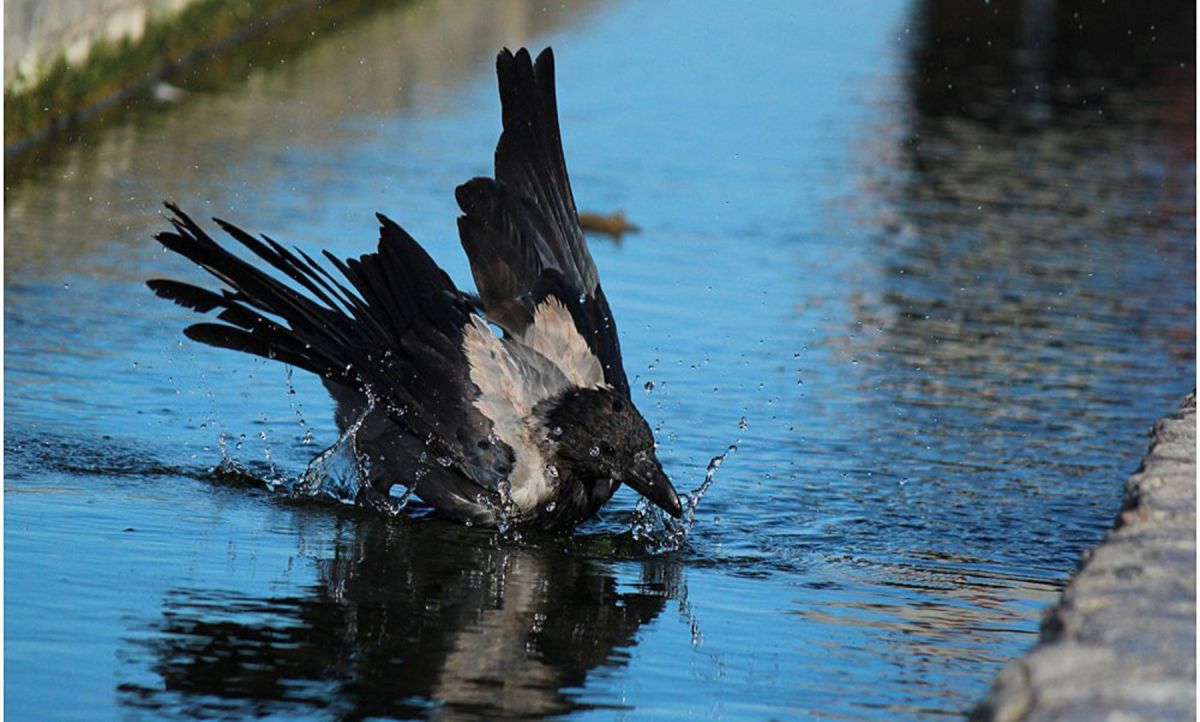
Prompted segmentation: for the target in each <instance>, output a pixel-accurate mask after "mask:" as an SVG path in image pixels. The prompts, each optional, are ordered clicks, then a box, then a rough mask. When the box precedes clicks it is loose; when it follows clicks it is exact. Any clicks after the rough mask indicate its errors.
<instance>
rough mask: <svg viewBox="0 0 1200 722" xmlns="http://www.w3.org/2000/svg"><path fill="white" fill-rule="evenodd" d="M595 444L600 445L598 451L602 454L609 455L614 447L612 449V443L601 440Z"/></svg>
mask: <svg viewBox="0 0 1200 722" xmlns="http://www.w3.org/2000/svg"><path fill="white" fill-rule="evenodd" d="M597 446H599V447H600V453H601V454H604V455H605V456H611V455H612V453H613V451H615V449H613V445H612V444H610V443H608V442H607V441H601V442H600V443H599V444H597Z"/></svg>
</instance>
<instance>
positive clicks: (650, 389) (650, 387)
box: [642, 381, 654, 393]
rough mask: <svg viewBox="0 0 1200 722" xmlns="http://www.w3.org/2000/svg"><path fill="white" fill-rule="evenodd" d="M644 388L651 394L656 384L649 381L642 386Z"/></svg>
mask: <svg viewBox="0 0 1200 722" xmlns="http://www.w3.org/2000/svg"><path fill="white" fill-rule="evenodd" d="M642 388H644V389H646V393H650V392H651V391H653V390H654V382H653V381H647V382H646V384H645V385H644V386H642Z"/></svg>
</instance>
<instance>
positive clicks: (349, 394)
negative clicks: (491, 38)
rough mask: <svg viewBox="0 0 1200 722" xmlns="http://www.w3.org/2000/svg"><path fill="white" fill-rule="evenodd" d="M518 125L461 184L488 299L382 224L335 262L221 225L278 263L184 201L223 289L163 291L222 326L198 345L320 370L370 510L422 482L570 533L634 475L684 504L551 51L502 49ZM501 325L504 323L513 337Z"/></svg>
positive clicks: (660, 495)
mask: <svg viewBox="0 0 1200 722" xmlns="http://www.w3.org/2000/svg"><path fill="white" fill-rule="evenodd" d="M496 74H497V75H498V77H499V85H500V101H501V107H502V114H503V126H504V130H503V132H502V133H501V135H500V141H499V143H498V144H497V146H496V160H495V163H496V172H495V178H474V179H472V180H469V181H467V182H466V183H464V184H462V185H461V186H459V187H458V188H457V190H456V191H455V197H456V198H457V200H458V205H459V206H460V208H461V209H462V215H461V216H459V218H458V229H459V236H460V238H461V241H462V246H463V249H464V250H465V251H466V254H467V258H468V259H469V260H470V264H471V272H472V275H473V276H474V278H475V285H476V288H477V289H478V295H472V294H469V293H465V292H463V291H461V290H459V289H458V288H455V286H454V283H453V282H452V281H451V280H450V277H449V276H448V275H446V273H445V272H444V271H443V270H442V269H441V268H439V267H438V266H437V264H436V263H434V261H433V259H432V258H430V257H429V255H428V254H427V253H426V252H425V251H424V249H422V248H421V246H420V245H419V244H418V243H417V242H416V241H415V240H413V238H412V237H411V236H410V235H409V234H408V233H406V232H405V231H404V229H403V228H401V227H400V226H399V225H397V224H396V223H394V222H393V221H391V220H390V219H388V218H386V217H384V216H382V215H379V216H378V218H379V223H380V231H379V246H378V248H377V250H376V251H375V252H374V253H367V254H364V255H362V256H359V257H358V258H349V259H346V260H341V259H339V258H337V257H335V256H333V255H332V254H330V253H329V252H328V251H325V252H324V257H325V259H326V260H327V261H328V263H329V264H330V265H331V266H332V270H330V269H329V268H327V267H326V266H324V265H322V264H320V263H318V262H317V261H316V260H315V259H314V258H312V257H311V256H310V255H309V254H307V253H305V252H304V251H302V250H299V249H291V250H289V249H287V248H285V247H284V246H282V245H281V244H279V243H277V242H275V241H273V240H272V239H270V238H268V237H266V236H262V237H261V238H255V237H254V236H252V235H250V234H249V233H247V232H245V231H243V230H241V229H240V228H237V227H236V226H234V225H232V224H230V223H227V222H225V221H221V220H217V219H214V221H215V223H216V224H217V225H218V226H220V227H221V228H222V229H223V230H224V231H225V232H226V233H228V234H229V236H230V237H232V238H233V239H234V240H235V241H237V242H238V243H240V244H241V245H242V246H244V247H245V248H246V249H248V250H249V251H250V252H251V253H253V254H254V255H255V256H257V257H258V258H259V259H260V260H261V261H263V262H265V263H266V264H267V265H268V266H270V267H271V269H273V272H272V273H267V272H265V271H264V270H263V269H262V268H260V267H258V266H256V265H254V264H251V263H248V262H246V261H245V260H243V259H242V258H240V257H239V256H236V255H234V254H233V253H230V252H229V251H228V250H226V249H225V248H223V247H222V246H221V245H220V244H218V243H217V242H216V241H215V240H213V239H212V238H211V237H210V236H209V235H208V234H207V233H206V232H205V231H204V230H203V229H201V228H200V226H199V225H197V224H196V223H195V222H194V221H193V220H192V219H191V218H189V217H188V216H187V215H186V214H185V213H183V211H181V210H180V209H179V208H178V207H177V206H175V205H174V204H171V203H168V204H167V208H168V209H170V211H171V212H172V214H173V216H172V217H171V218H170V222H171V224H172V226H173V227H174V230H173V231H168V232H163V233H160V234H158V235H157V236H156V239H157V240H158V241H159V242H160V243H162V244H163V246H165V247H166V248H168V249H170V250H171V251H174V252H175V253H178V254H180V255H182V256H184V257H186V258H188V259H189V260H191V261H193V262H195V263H196V264H198V265H199V266H200V267H201V268H203V269H204V270H205V271H207V272H208V273H210V274H212V275H213V276H215V277H216V278H217V279H218V280H219V281H220V282H221V283H222V284H224V288H220V289H218V290H215V291H213V290H207V289H204V288H200V287H198V286H194V285H190V284H187V283H182V282H180V281H174V280H165V279H155V280H151V281H149V282H148V285H149V286H150V288H151V289H152V290H153V291H154V293H155V294H157V295H158V296H161V297H163V298H167V299H170V300H172V301H174V302H175V303H177V304H179V305H181V306H184V307H187V308H190V309H193V310H195V311H197V312H199V313H208V312H210V311H214V310H217V311H219V312H218V314H217V316H216V321H217V322H213V323H197V324H194V325H191V326H188V327H187V328H185V329H184V334H186V335H187V336H188V338H190V339H192V340H194V341H199V342H201V343H205V344H209V345H211V346H219V347H221V348H229V349H235V350H238V351H243V352H246V353H250V354H254V355H257V356H262V357H265V358H269V359H275V360H277V361H282V362H283V363H285V364H289V365H291V366H294V367H296V368H301V369H305V370H308V371H311V372H312V373H315V374H318V375H319V376H320V377H321V378H322V379H323V381H324V384H325V386H326V388H327V389H328V390H329V392H330V394H331V395H332V396H333V398H334V400H335V402H336V407H337V408H336V412H335V413H336V418H337V422H338V426H339V427H340V429H341V430H342V432H343V433H350V434H352V435H353V441H354V448H355V451H356V453H357V454H358V456H359V459H360V461H361V466H362V468H363V469H365V476H366V479H365V481H366V483H365V484H363V486H362V489H361V490H360V492H359V497H358V501H359V502H360V503H362V504H365V505H372V506H383V507H385V508H386V507H391V508H394V502H392V501H391V499H390V496H389V490H390V489H391V487H392V486H393V485H395V484H401V485H403V486H405V487H408V488H409V489H410V490H411V491H412V492H413V493H415V494H416V495H417V496H418V497H419V498H421V499H422V500H423V501H425V502H426V503H427V504H429V505H431V506H433V507H434V508H436V509H437V510H439V511H440V512H442V513H444V514H446V515H449V516H451V517H453V518H455V519H458V520H460V521H462V522H464V523H469V524H481V525H499V524H504V523H514V524H520V525H522V526H526V527H532V528H540V529H547V530H551V529H570V528H573V527H575V526H576V525H578V524H579V523H580V522H582V521H584V520H586V519H588V518H589V517H591V516H592V515H593V514H594V513H595V512H596V511H597V510H598V509H599V508H600V507H601V506H603V505H604V503H605V502H607V501H608V499H609V498H610V497H611V496H612V495H613V493H614V492H615V491H616V490H617V488H618V487H619V486H620V485H621V484H622V483H625V484H628V485H629V486H630V487H632V488H633V489H634V490H635V491H637V492H638V493H639V494H641V495H643V496H645V497H646V498H647V499H649V500H650V501H651V502H653V503H654V504H656V505H658V506H659V507H661V508H662V509H664V510H665V511H666V512H667V513H669V514H671V515H672V516H675V517H679V516H680V515H681V513H682V508H681V506H680V502H679V496H678V495H677V494H676V492H675V489H674V487H673V486H672V485H671V482H670V480H669V479H668V478H667V476H666V474H665V473H664V472H663V469H662V465H661V464H660V463H659V461H658V458H657V457H656V455H655V443H654V436H653V434H652V433H651V431H650V427H649V426H648V425H647V424H646V421H645V419H644V418H642V415H641V414H640V413H639V412H638V410H637V408H635V407H634V405H633V402H632V399H631V398H630V394H629V383H628V381H627V380H626V378H625V370H624V368H623V367H622V364H621V348H620V344H619V343H618V341H617V327H616V324H615V322H614V321H613V318H612V313H611V311H609V307H608V301H607V300H606V299H605V297H604V291H603V290H602V289H601V288H600V279H599V275H598V273H597V271H596V265H595V263H594V262H593V261H592V257H591V254H590V253H589V252H588V248H587V244H586V243H585V242H584V237H583V232H582V230H581V229H580V226H579V218H578V214H577V213H576V210H575V199H574V196H573V195H572V193H571V185H570V182H569V180H568V178H567V168H566V163H565V161H564V159H563V151H562V140H561V137H560V134H559V125H558V109H557V101H556V99H555V90H554V56H553V54H552V52H551V51H550V49H549V48H547V49H546V50H544V51H543V52H542V53H541V54H540V55H539V56H538V58H537V62H533V61H532V60H531V59H530V56H529V52H528V51H527V50H525V49H521V50H519V51H517V53H515V54H514V53H512V52H510V51H508V50H507V49H505V50H503V51H501V53H500V54H499V56H498V57H497V59H496ZM494 329H498V330H494Z"/></svg>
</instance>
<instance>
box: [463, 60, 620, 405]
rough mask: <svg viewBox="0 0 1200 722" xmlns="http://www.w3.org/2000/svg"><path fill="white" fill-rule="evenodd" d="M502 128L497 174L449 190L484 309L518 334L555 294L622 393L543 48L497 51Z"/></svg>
mask: <svg viewBox="0 0 1200 722" xmlns="http://www.w3.org/2000/svg"><path fill="white" fill-rule="evenodd" d="M496 74H497V76H498V78H499V84H500V102H501V105H502V108H503V122H504V131H503V133H502V134H501V136H500V142H499V143H498V144H497V146H496V177H495V178H494V179H493V178H475V179H472V180H470V181H468V182H466V183H464V184H463V185H461V186H459V187H458V189H457V191H456V193H455V195H456V197H457V199H458V204H459V206H460V207H461V208H462V211H463V215H462V216H460V217H459V219H458V228H459V235H460V236H461V238H462V244H463V249H464V250H465V251H466V252H467V257H468V258H469V259H470V261H471V272H472V274H473V275H474V277H475V284H476V286H477V287H478V289H479V295H480V298H481V300H482V302H483V305H484V307H485V308H486V310H487V314H488V318H489V319H490V320H492V321H493V322H495V323H496V324H498V325H499V326H501V327H502V328H503V329H504V330H505V331H507V332H508V333H509V334H511V335H514V336H518V337H520V336H521V335H523V334H524V332H525V329H526V328H527V327H528V326H529V324H530V323H532V322H533V310H534V309H535V308H536V307H537V305H538V304H539V303H540V302H541V301H542V300H543V299H545V298H546V297H547V296H555V297H557V298H558V299H559V300H560V301H562V303H563V305H564V306H566V308H567V309H568V310H569V311H570V313H571V317H572V319H573V320H574V322H575V326H576V329H577V330H578V331H579V332H580V334H581V335H582V336H583V338H584V339H585V340H586V341H587V343H588V346H589V348H590V349H591V350H592V352H593V353H594V354H595V355H596V357H597V358H598V359H599V360H600V364H601V367H602V368H603V370H604V380H605V382H607V383H608V384H609V385H610V386H612V387H613V388H614V389H616V390H618V391H619V392H621V393H624V394H626V395H628V393H629V387H628V383H627V381H626V379H625V369H624V367H623V366H622V364H621V347H620V343H619V342H618V340H617V327H616V323H615V322H614V321H613V318H612V312H611V311H610V310H609V307H608V300H607V299H606V298H605V297H604V291H603V290H602V289H601V288H600V279H599V276H598V274H597V272H596V264H595V263H594V262H593V261H592V257H591V254H590V253H588V249H587V243H586V242H585V241H584V238H583V231H582V229H581V228H580V227H579V218H578V216H577V213H576V210H575V198H574V196H573V195H572V193H571V183H570V180H569V178H568V177H567V166H566V162H565V161H564V159H563V150H562V138H561V136H560V133H559V126H558V107H557V101H556V99H555V91H554V55H553V53H552V52H551V51H550V49H549V48H547V49H546V50H544V51H542V53H541V54H540V55H539V56H538V58H537V62H536V63H534V62H533V61H532V60H531V59H530V57H529V52H528V51H527V50H525V49H523V48H522V49H521V50H518V51H517V52H516V54H513V53H511V52H509V51H508V50H504V51H501V53H500V55H499V57H498V58H497V59H496Z"/></svg>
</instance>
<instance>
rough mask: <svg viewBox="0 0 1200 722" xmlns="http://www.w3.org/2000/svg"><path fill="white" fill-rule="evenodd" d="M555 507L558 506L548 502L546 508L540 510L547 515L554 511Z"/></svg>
mask: <svg viewBox="0 0 1200 722" xmlns="http://www.w3.org/2000/svg"><path fill="white" fill-rule="evenodd" d="M557 506H558V505H557V504H555V503H554V502H552V501H551V502H548V503H547V504H546V506H544V507H542V508H543V509H545V510H546V513H547V514H549V513H550V512H552V511H554V509H555V508H556V507H557Z"/></svg>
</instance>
